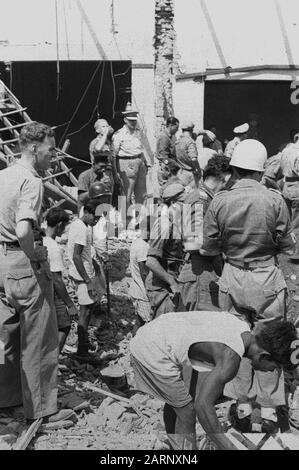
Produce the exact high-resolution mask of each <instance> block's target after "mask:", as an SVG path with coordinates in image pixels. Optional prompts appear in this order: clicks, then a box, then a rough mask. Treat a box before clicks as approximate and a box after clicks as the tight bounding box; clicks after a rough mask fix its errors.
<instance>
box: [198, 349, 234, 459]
mask: <svg viewBox="0 0 299 470" xmlns="http://www.w3.org/2000/svg"><path fill="white" fill-rule="evenodd" d="M198 359H199V360H200V358H198ZM239 365H240V357H239V356H238V355H237V354H236V353H235V352H234V351H232V350H231V349H230V348H228V347H226V348H225V350H224V351H223V353H222V355H221V358H220V360H219V361H218V362H217V364H216V366H215V367H214V369H213V370H212V372H211V373H210V374H208V376H207V378H206V380H205V381H204V382H203V383H202V385H201V387H200V390H199V392H198V398H197V400H196V401H195V404H194V406H195V410H196V414H197V416H198V419H199V422H200V424H201V425H202V427H203V428H204V430H205V432H206V433H207V435H208V436H209V438H210V439H211V440H212V441H213V442H214V444H215V445H216V446H217V448H218V449H220V450H236V447H235V446H234V445H233V444H232V443H231V442H230V440H229V439H228V438H227V437H226V436H225V434H224V433H223V432H222V429H221V424H220V422H219V420H218V418H217V415H216V411H215V403H216V401H217V400H218V399H219V398H220V397H221V395H222V393H223V389H224V386H225V384H226V383H228V382H230V381H231V380H232V379H233V378H234V377H235V376H236V374H237V372H238V369H239Z"/></svg>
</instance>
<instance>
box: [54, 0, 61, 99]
mask: <svg viewBox="0 0 299 470" xmlns="http://www.w3.org/2000/svg"><path fill="white" fill-rule="evenodd" d="M55 22H56V57H57V61H56V90H57V93H56V101H58V100H59V91H60V61H59V29H58V26H59V25H58V4H57V0H55Z"/></svg>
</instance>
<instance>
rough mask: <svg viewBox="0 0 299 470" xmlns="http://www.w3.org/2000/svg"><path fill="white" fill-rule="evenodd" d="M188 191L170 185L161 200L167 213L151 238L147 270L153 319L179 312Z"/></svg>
mask: <svg viewBox="0 0 299 470" xmlns="http://www.w3.org/2000/svg"><path fill="white" fill-rule="evenodd" d="M184 198H185V187H184V186H183V185H182V184H180V183H173V184H170V185H168V186H167V187H166V188H165V190H164V191H163V195H162V199H163V201H164V203H165V204H166V205H167V208H166V209H167V210H162V212H161V214H160V215H159V217H158V218H157V219H156V221H155V223H154V225H153V228H152V230H151V234H150V241H149V250H148V256H147V262H146V266H147V267H148V268H149V270H150V273H149V275H148V276H147V278H146V284H145V285H146V289H147V294H148V297H149V300H150V303H151V306H152V310H153V318H156V317H158V316H160V315H162V314H163V313H167V312H172V311H174V310H176V307H177V305H178V300H179V284H178V282H177V277H178V274H179V270H180V267H181V265H182V262H183V244H182V206H183V202H184Z"/></svg>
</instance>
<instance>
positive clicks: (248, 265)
mask: <svg viewBox="0 0 299 470" xmlns="http://www.w3.org/2000/svg"><path fill="white" fill-rule="evenodd" d="M226 263H228V264H230V265H231V266H234V267H235V268H239V269H243V270H244V271H253V270H254V269H255V268H267V267H269V266H278V261H277V258H276V256H273V257H272V258H270V259H268V260H264V261H252V262H246V261H235V260H230V259H229V258H228V259H227V260H226Z"/></svg>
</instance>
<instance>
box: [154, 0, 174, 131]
mask: <svg viewBox="0 0 299 470" xmlns="http://www.w3.org/2000/svg"><path fill="white" fill-rule="evenodd" d="M173 21H174V5H173V0H156V8H155V37H154V49H155V116H156V136H157V135H158V134H159V132H160V131H161V129H162V126H163V123H164V122H165V119H167V118H168V117H169V116H171V115H173V97H172V90H173V81H174V77H173V60H174V41H175V31H174V27H173Z"/></svg>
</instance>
